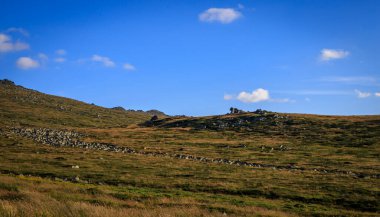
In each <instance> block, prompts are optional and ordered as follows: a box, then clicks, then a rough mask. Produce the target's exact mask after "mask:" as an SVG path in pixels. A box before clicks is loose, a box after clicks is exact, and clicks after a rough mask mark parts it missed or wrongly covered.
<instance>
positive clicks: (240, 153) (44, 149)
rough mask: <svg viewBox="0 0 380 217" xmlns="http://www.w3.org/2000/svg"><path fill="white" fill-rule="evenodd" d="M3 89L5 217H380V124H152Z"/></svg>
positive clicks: (250, 116)
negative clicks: (57, 138)
mask: <svg viewBox="0 0 380 217" xmlns="http://www.w3.org/2000/svg"><path fill="white" fill-rule="evenodd" d="M0 90H1V92H0V105H1V106H0V127H1V131H0V150H1V151H0V172H1V174H0V216H113V217H114V216H379V215H380V202H379V201H380V181H379V178H380V116H318V115H303V114H279V113H267V114H255V113H243V114H233V115H223V116H210V117H196V118H191V117H166V116H160V117H159V119H158V120H157V121H153V122H149V119H150V117H151V115H150V114H148V113H144V112H132V111H122V110H114V109H107V108H102V107H99V106H94V105H90V104H86V103H83V102H78V101H75V100H71V99H66V98H61V97H55V96H51V95H45V94H42V93H38V92H36V91H32V90H29V89H25V88H22V87H19V86H14V85H12V84H8V83H4V82H3V83H1V85H0ZM147 121H148V122H147ZM12 127H17V128H23V129H24V128H33V129H38V128H49V129H55V130H61V131H63V130H72V131H75V132H79V133H81V134H82V137H80V138H79V139H80V140H81V141H85V142H88V143H91V142H98V143H112V144H114V145H117V146H118V147H129V148H131V149H133V150H136V152H135V153H120V152H114V151H106V150H95V149H91V148H89V149H85V148H79V147H69V146H62V147H55V146H52V145H51V144H50V145H49V144H42V143H41V142H38V141H37V140H35V139H33V138H30V137H26V136H22V135H20V134H17V133H12V131H11V130H10V129H11V128H12ZM143 153H145V154H143ZM148 153H159V154H148ZM178 154H181V155H184V156H189V155H191V156H196V157H202V158H207V159H225V160H229V161H231V162H236V161H239V162H240V161H241V162H249V163H254V164H255V165H264V166H254V167H251V166H245V165H237V164H233V163H231V164H230V163H218V162H208V161H200V160H194V159H179V158H177V157H173V156H176V155H178Z"/></svg>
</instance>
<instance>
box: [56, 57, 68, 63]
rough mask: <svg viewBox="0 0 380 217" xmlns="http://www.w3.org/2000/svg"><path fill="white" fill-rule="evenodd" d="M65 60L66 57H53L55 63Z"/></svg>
mask: <svg viewBox="0 0 380 217" xmlns="http://www.w3.org/2000/svg"><path fill="white" fill-rule="evenodd" d="M65 61H66V59H65V58H63V57H58V58H55V59H54V62H56V63H63V62H65Z"/></svg>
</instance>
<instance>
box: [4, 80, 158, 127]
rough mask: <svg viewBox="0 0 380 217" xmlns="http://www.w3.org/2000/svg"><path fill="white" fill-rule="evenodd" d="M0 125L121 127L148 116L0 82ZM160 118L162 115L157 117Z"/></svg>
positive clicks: (147, 114)
mask: <svg viewBox="0 0 380 217" xmlns="http://www.w3.org/2000/svg"><path fill="white" fill-rule="evenodd" d="M0 104H1V107H0V124H3V125H15V124H20V125H30V126H49V127H97V128H104V127H123V126H127V125H130V124H134V123H139V122H142V121H146V120H149V119H150V118H151V116H152V114H151V113H145V112H142V111H141V112H137V111H128V110H118V109H108V108H104V107H100V106H96V105H91V104H87V103H84V102H80V101H77V100H72V99H68V98H64V97H57V96H52V95H48V94H44V93H40V92H38V91H34V90H31V89H27V88H24V87H21V86H17V85H15V84H13V82H11V81H7V80H1V81H0ZM161 116H164V115H161Z"/></svg>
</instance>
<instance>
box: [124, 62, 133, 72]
mask: <svg viewBox="0 0 380 217" xmlns="http://www.w3.org/2000/svg"><path fill="white" fill-rule="evenodd" d="M123 69H125V70H127V71H134V70H136V67H135V66H134V65H132V64H130V63H124V65H123Z"/></svg>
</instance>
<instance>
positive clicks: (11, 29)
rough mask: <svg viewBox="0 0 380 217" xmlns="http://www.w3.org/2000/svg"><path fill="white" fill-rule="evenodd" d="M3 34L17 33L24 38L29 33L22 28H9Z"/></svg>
mask: <svg viewBox="0 0 380 217" xmlns="http://www.w3.org/2000/svg"><path fill="white" fill-rule="evenodd" d="M5 32H7V33H11V32H17V33H20V34H22V35H23V36H26V37H28V36H29V32H28V31H26V30H25V29H23V28H16V27H11V28H8V29H7V30H5Z"/></svg>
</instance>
